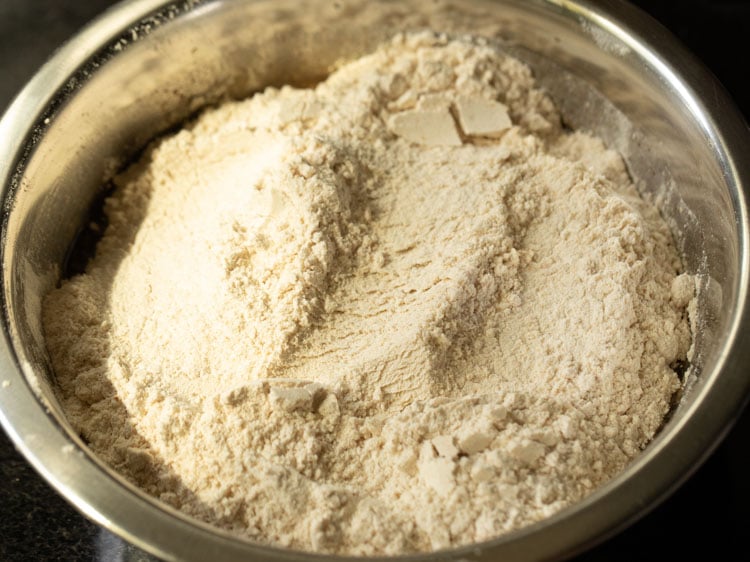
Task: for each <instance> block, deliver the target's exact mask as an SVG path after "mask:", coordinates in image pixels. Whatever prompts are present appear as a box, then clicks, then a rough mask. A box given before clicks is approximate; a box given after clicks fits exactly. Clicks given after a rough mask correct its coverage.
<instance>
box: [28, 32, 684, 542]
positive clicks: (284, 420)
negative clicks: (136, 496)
mask: <svg viewBox="0 0 750 562" xmlns="http://www.w3.org/2000/svg"><path fill="white" fill-rule="evenodd" d="M116 184H117V189H116V191H115V192H114V194H113V195H112V196H111V197H110V198H109V199H108V200H107V202H106V205H105V212H106V216H107V219H108V226H107V229H106V231H105V233H104V236H103V238H102V239H101V241H100V243H99V245H98V247H97V250H96V256H95V258H93V259H92V260H91V262H90V263H89V265H88V268H87V270H86V272H85V274H83V275H80V276H76V277H74V278H71V279H68V280H66V281H64V282H63V283H62V286H61V287H60V288H58V289H56V290H54V291H53V292H51V293H50V294H49V295H48V296H47V297H46V300H45V302H44V310H43V313H44V327H45V332H46V337H47V342H48V348H49V352H50V355H51V359H52V363H53V365H54V368H55V371H56V375H57V380H58V381H59V385H60V389H61V398H62V401H63V404H64V407H65V409H66V411H67V414H68V416H69V418H70V420H71V422H72V423H73V425H74V426H75V428H76V429H77V430H78V431H79V432H80V433H81V435H82V436H83V437H84V438H85V439H86V440H87V442H88V443H89V444H90V446H91V448H92V449H93V451H95V452H96V453H97V454H98V455H100V456H101V457H102V458H103V459H104V460H105V461H106V462H108V463H109V464H111V465H112V466H113V467H114V468H115V469H117V470H118V471H120V472H121V473H122V474H124V475H125V476H126V477H128V478H129V479H130V480H132V481H133V482H134V483H136V484H137V485H138V486H140V487H142V488H143V489H145V490H146V491H147V492H148V493H150V494H152V495H153V496H155V497H157V498H159V499H161V500H163V501H164V502H166V503H168V504H171V505H173V506H175V507H177V508H179V509H181V510H183V511H184V512H186V513H188V514H190V515H192V516H195V517H197V518H199V519H202V520H204V521H208V522H210V523H213V524H215V525H218V526H220V527H223V528H225V529H228V530H230V531H233V532H236V533H238V534H241V535H243V536H245V537H247V538H250V539H252V540H255V541H260V542H263V543H268V544H274V545H283V546H289V547H294V548H298V549H310V550H315V551H321V552H328V553H341V554H344V553H346V554H365V555H372V554H384V553H385V554H395V553H403V552H412V551H426V550H431V549H440V548H445V547H449V546H452V545H460V544H468V543H472V542H475V541H481V540H484V539H488V538H491V537H494V536H496V535H498V534H501V533H504V532H507V531H510V530H512V529H517V528H519V527H521V526H523V525H527V524H530V523H533V522H535V521H538V520H540V519H542V518H544V517H547V516H549V515H550V514H553V513H555V512H556V511H558V510H560V509H561V508H563V507H565V506H567V505H570V504H571V503H574V502H576V501H578V500H580V499H581V498H583V497H584V496H586V495H587V494H589V493H590V492H591V491H592V490H594V489H595V488H596V487H597V486H600V485H601V484H603V483H604V482H606V481H607V480H608V479H610V478H611V477H612V476H613V475H615V474H617V473H618V472H619V471H620V470H622V469H623V467H624V466H625V465H626V464H627V463H628V462H629V461H630V460H631V459H632V458H633V457H634V456H636V455H637V454H638V452H639V451H640V450H641V449H642V447H643V446H644V445H645V444H646V443H647V442H648V441H649V440H650V439H651V438H652V436H653V435H654V433H655V431H656V430H657V429H658V428H659V426H660V424H661V423H662V421H663V419H664V416H665V414H666V413H667V411H668V409H669V406H670V400H671V397H672V396H673V393H674V392H675V390H676V389H677V388H678V387H679V380H678V377H677V375H676V373H675V372H674V370H673V368H672V366H674V365H675V364H677V363H678V362H682V361H685V359H686V356H687V354H688V351H689V347H690V344H691V334H690V330H689V325H688V318H687V312H686V308H687V305H688V302H689V301H690V299H691V298H692V295H693V280H692V278H691V277H689V276H687V275H684V274H682V275H681V274H680V271H681V264H680V260H679V257H678V255H677V253H676V251H675V249H674V247H673V245H672V238H671V235H670V232H669V230H668V228H667V227H666V225H665V224H664V222H663V221H662V220H661V218H660V217H659V214H658V212H657V210H656V209H655V208H654V207H653V206H651V205H650V204H648V203H646V202H645V201H643V200H642V199H640V198H639V196H638V194H637V192H636V190H635V188H634V187H633V185H632V183H631V182H630V180H629V178H628V175H627V173H626V171H625V168H624V166H623V163H622V162H621V160H620V158H619V157H618V156H617V155H616V154H615V153H613V152H611V151H608V150H607V149H606V148H605V147H604V146H603V144H602V142H601V141H599V140H597V139H595V138H592V137H590V136H587V135H586V134H584V133H581V132H576V133H569V132H565V131H563V128H562V127H561V123H560V117H559V115H558V113H557V111H556V109H555V107H554V106H553V104H552V103H551V101H550V100H549V99H548V98H547V97H546V96H545V94H544V93H543V92H542V91H540V90H539V89H537V88H536V87H535V85H534V81H533V78H532V76H531V73H530V71H529V69H528V68H527V67H525V66H524V65H523V64H521V63H519V62H518V61H516V60H514V59H511V58H509V57H507V56H505V55H503V54H502V53H500V52H498V51H497V50H496V49H495V48H494V47H492V46H490V45H488V44H486V43H485V42H483V41H481V40H478V39H472V38H463V39H449V38H446V37H444V36H439V35H435V34H430V33H421V34H413V35H407V36H399V37H396V38H395V39H393V40H392V41H391V42H389V43H388V44H386V45H384V46H382V47H381V48H380V49H379V50H377V51H376V52H375V53H373V54H371V55H369V56H366V57H363V58H361V59H359V60H357V61H354V62H351V63H349V64H346V65H344V66H342V67H341V68H339V69H338V70H336V71H335V72H334V73H333V74H331V76H330V77H329V78H328V79H327V80H326V81H325V82H323V83H321V84H319V85H318V86H317V87H315V88H314V89H294V88H290V87H284V88H281V89H273V88H270V89H268V90H266V91H264V92H263V93H260V94H257V95H255V96H254V97H252V98H250V99H248V100H246V101H242V102H233V103H227V104H225V105H222V106H220V107H218V108H216V109H211V110H208V111H206V112H205V113H203V114H202V115H201V116H200V117H199V118H198V119H197V120H195V122H193V123H192V124H190V125H188V126H186V127H185V128H184V129H183V130H181V131H180V132H178V133H177V134H175V135H173V136H170V137H169V138H165V139H163V140H161V141H159V142H158V143H156V144H155V145H154V146H153V147H152V148H151V149H150V150H149V151H148V152H147V154H146V155H145V156H144V157H143V158H142V160H141V161H140V162H139V163H138V164H136V165H134V166H132V167H131V168H130V169H129V170H127V171H126V172H125V173H123V174H121V175H120V176H119V177H118V178H117V179H116Z"/></svg>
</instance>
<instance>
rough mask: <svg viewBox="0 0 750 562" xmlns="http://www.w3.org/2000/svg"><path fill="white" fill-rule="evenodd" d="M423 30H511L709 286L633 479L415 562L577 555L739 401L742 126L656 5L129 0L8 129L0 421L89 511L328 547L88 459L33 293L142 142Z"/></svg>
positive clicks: (156, 547)
mask: <svg viewBox="0 0 750 562" xmlns="http://www.w3.org/2000/svg"><path fill="white" fill-rule="evenodd" d="M383 14H385V16H384V15H383ZM422 27H432V28H434V29H438V30H441V31H448V32H451V33H460V32H472V33H480V34H484V35H488V36H491V37H502V42H503V44H504V45H505V46H506V48H507V49H508V50H509V51H511V52H512V53H513V54H515V55H516V56H519V57H520V58H522V59H524V60H526V61H527V62H528V63H529V64H530V65H531V66H532V67H533V68H534V70H535V71H536V74H537V76H538V77H539V80H540V81H541V82H542V83H543V84H544V85H545V87H547V88H548V90H549V91H550V93H551V94H552V96H553V97H554V98H555V99H556V101H557V102H558V104H559V105H560V107H561V109H562V111H563V114H564V116H565V118H566V120H567V121H568V122H569V123H570V124H571V125H573V126H576V127H584V128H588V129H591V130H593V131H594V132H595V133H597V134H599V135H601V136H603V137H604V138H605V139H606V140H607V141H608V142H609V143H610V144H611V145H613V146H614V147H616V148H617V149H618V150H620V152H621V153H622V154H623V155H624V156H625V157H626V159H627V162H628V165H629V168H630V171H631V174H632V175H633V177H634V178H636V179H637V180H638V181H639V184H640V186H641V188H642V190H643V192H644V193H645V194H647V195H649V196H653V197H655V198H656V200H657V202H658V204H659V205H660V207H661V209H662V212H663V214H664V215H665V217H666V218H667V219H668V220H669V221H670V224H671V225H672V226H673V229H674V232H675V235H676V238H677V242H678V246H679V248H680V250H681V251H682V252H683V254H684V257H685V261H686V265H687V268H688V270H689V271H691V272H693V273H696V274H698V275H699V276H700V278H701V289H700V293H699V312H700V318H699V326H698V327H699V330H698V335H697V337H696V343H695V346H696V354H695V359H694V362H693V365H692V367H691V369H690V371H689V373H688V375H687V377H686V385H685V390H684V392H683V395H682V398H681V400H680V402H679V404H678V405H677V406H676V408H675V410H674V412H673V414H672V416H671V419H670V420H669V422H668V423H666V424H665V426H664V428H663V430H662V431H661V432H660V434H659V435H658V436H657V438H656V439H655V440H654V441H653V442H652V443H651V445H650V446H649V447H648V448H647V449H646V451H644V453H643V454H642V455H641V456H640V457H639V458H638V459H637V460H636V461H635V462H633V463H632V464H631V465H630V466H629V468H628V469H627V470H626V471H625V472H624V473H623V474H621V475H620V476H619V477H617V478H616V479H614V480H613V481H611V482H610V483H609V484H608V485H606V486H605V487H603V488H602V489H600V490H598V491H597V492H596V493H594V494H593V495H591V496H590V497H589V498H588V499H586V500H585V501H583V502H581V503H579V504H577V505H575V506H573V507H571V508H569V509H566V510H564V511H563V512H561V513H559V514H557V515H555V516H554V517H551V518H549V519H547V520H545V521H543V522H540V523H538V524H536V525H534V526H532V527H528V528H526V529H523V530H521V531H518V532H515V533H512V534H509V535H506V536H503V537H501V538H499V539H497V540H493V541H489V542H486V543H482V544H478V545H476V546H474V547H468V548H461V549H456V550H452V551H445V552H441V553H437V554H433V555H429V556H414V557H407V558H405V559H409V560H426V559H430V560H448V559H451V560H496V559H501V558H502V559H503V560H507V561H510V560H539V559H545V560H546V559H553V558H563V557H565V556H568V555H571V554H573V553H575V552H577V551H580V550H581V549H584V548H586V547H587V546H590V545H592V544H593V543H594V542H596V541H599V540H601V539H603V538H604V537H606V536H608V535H609V534H611V533H613V532H615V531H616V530H617V529H619V528H621V527H622V526H624V525H626V524H627V523H629V522H631V521H632V520H634V519H635V518H636V517H638V516H639V515H641V514H643V512H644V511H645V510H647V509H648V508H649V507H650V506H652V505H654V503H655V502H658V501H659V500H661V499H662V498H664V497H665V496H666V495H668V494H669V493H670V492H671V491H672V490H673V489H674V488H675V487H676V486H677V485H678V484H679V483H680V482H681V481H682V480H683V479H684V478H686V477H687V475H688V474H689V473H690V472H691V471H692V470H693V469H694V468H695V467H696V466H697V465H698V464H699V463H700V462H701V461H702V460H703V459H704V458H705V457H706V456H707V455H708V454H709V452H710V451H711V450H712V448H713V447H714V446H715V445H716V443H717V442H718V441H719V440H720V439H721V437H722V435H723V433H724V432H725V431H726V429H727V427H728V426H729V425H730V424H731V422H732V421H733V420H734V419H735V417H736V416H737V415H738V414H739V412H740V410H741V407H742V405H743V403H744V401H745V397H746V396H747V394H748V390H749V389H750V377H748V375H747V374H746V368H747V366H748V364H749V363H748V359H750V318H749V317H748V311H747V309H746V297H747V291H748V266H749V265H750V264H749V263H748V260H749V253H748V224H749V223H748V215H747V196H746V193H745V191H744V189H743V182H750V159H748V158H747V153H748V150H750V139H749V135H748V129H747V126H746V125H745V123H744V122H743V120H742V117H741V116H740V115H739V113H738V112H737V111H736V110H735V109H734V107H733V105H732V104H731V102H730V101H729V99H728V98H727V96H726V94H725V93H724V91H723V90H722V88H721V87H720V86H719V85H718V84H717V82H716V81H715V79H714V78H713V77H712V76H711V75H710V74H709V73H708V72H706V71H705V70H704V69H703V68H702V67H701V66H700V64H698V63H697V62H696V61H695V60H694V59H693V57H692V56H690V55H689V54H688V53H686V52H685V51H684V50H683V49H682V48H681V47H680V46H679V45H678V44H676V42H675V41H674V39H672V38H671V36H669V34H668V33H667V32H666V31H665V30H664V29H663V28H661V27H660V26H659V25H658V24H656V23H655V22H654V21H652V20H651V19H650V18H648V17H647V16H645V15H644V14H642V13H641V12H639V11H638V10H636V9H634V8H632V7H630V6H629V5H627V4H625V3H623V2H621V1H619V0H605V1H600V2H597V3H596V4H594V3H593V2H584V1H581V2H572V1H567V0H547V1H544V0H498V1H487V0H476V1H471V2H460V1H455V2H454V1H449V0H438V1H436V2H422V1H419V0H410V1H406V2H392V1H390V2H388V1H383V2H374V1H367V0H340V1H339V2H328V1H324V0H296V1H294V0H257V1H247V2H239V1H234V2H230V1H222V0H206V1H203V2H201V1H190V0H184V1H175V2H166V1H164V0H133V1H131V2H128V3H123V4H121V5H119V6H117V7H115V8H113V9H111V10H109V11H108V12H107V13H105V14H104V15H103V16H102V17H100V18H99V19H98V20H97V21H95V22H94V23H93V24H91V25H90V26H89V27H87V28H86V29H85V30H84V31H82V32H81V33H80V34H79V35H78V36H77V37H76V38H74V39H73V40H72V41H71V42H69V43H68V44H67V45H66V46H65V47H63V48H62V49H61V50H60V51H59V52H58V53H57V54H56V55H55V56H54V57H53V58H52V60H50V61H49V62H48V63H47V64H46V65H45V66H44V67H43V68H42V69H41V70H40V71H39V73H38V74H37V75H36V77H35V78H34V79H33V80H32V81H31V82H30V83H29V84H28V86H27V87H26V88H25V89H24V90H23V91H22V92H21V94H20V95H19V96H18V98H17V99H16V100H15V102H14V103H13V105H12V106H11V107H10V109H9V110H8V112H7V114H6V115H5V117H4V118H3V120H2V122H0V175H1V177H2V182H3V190H4V191H3V210H4V212H3V222H2V239H1V250H2V262H1V263H2V282H3V292H2V299H3V311H4V315H3V334H4V336H5V337H4V338H3V339H2V344H0V347H2V349H1V350H0V421H2V424H3V426H4V427H5V429H6V431H7V432H8V433H9V435H10V436H11V438H12V439H13V441H14V442H15V444H16V445H17V447H19V448H20V449H21V451H22V452H23V453H24V454H25V455H26V457H27V458H28V459H29V461H30V462H31V463H32V464H33V465H34V467H35V468H36V469H37V470H38V471H39V472H40V473H41V474H42V475H43V476H44V477H45V478H46V479H47V480H48V481H49V482H50V483H51V484H52V485H53V486H54V487H55V488H57V490H58V491H60V493H61V494H63V495H64V496H65V497H66V498H67V499H68V500H69V501H71V502H72V503H73V504H75V505H76V506H77V507H78V508H79V509H80V510H81V511H83V512H84V513H85V514H86V515H88V516H89V517H91V518H92V519H94V520H95V521H97V522H98V523H99V524H101V525H103V526H104V527H106V528H108V529H110V530H111V531H114V532H115V533H117V534H119V535H121V536H122V537H124V538H125V539H127V540H129V541H131V542H133V543H135V544H137V545H138V546H140V547H142V548H143V549H145V550H147V551H150V552H152V553H154V554H156V555H158V556H161V557H163V558H166V559H170V560H171V559H181V560H182V559H195V560H215V561H217V562H218V561H221V560H237V559H240V558H242V559H248V560H303V559H304V560H309V559H314V558H320V557H315V556H313V555H309V554H304V553H299V552H291V551H288V550H282V549H274V548H268V547H261V546H257V545H253V544H250V543H247V542H244V541H242V540H239V539H236V538H232V537H231V536H229V535H227V534H225V533H222V532H220V531H217V530H215V529H213V528H211V527H209V526H206V525H204V524H201V523H198V522H195V521H192V520H190V519H188V518H186V517H185V516H182V515H181V514H179V513H177V512H175V511H174V510H172V509H170V508H168V507H165V506H164V505H161V504H159V503H158V502H156V501H154V500H152V499H150V498H149V497H147V496H146V495H145V494H143V493H142V492H140V491H139V490H137V489H135V488H134V487H133V486H131V485H130V484H128V483H127V482H125V481H124V480H123V479H122V478H120V477H119V476H118V475H117V474H115V473H113V472H112V471H111V470H110V469H108V468H107V467H106V466H104V465H103V464H102V463H101V462H100V461H99V460H98V459H97V458H95V457H94V456H93V455H92V454H91V453H90V452H89V451H88V450H87V448H86V446H85V445H84V444H83V443H82V442H81V440H80V439H79V438H78V437H77V436H76V435H75V434H74V432H73V431H72V430H71V428H70V426H69V424H68V423H67V422H66V420H65V417H64V415H63V413H62V411H61V409H60V405H59V403H58V401H57V400H56V397H55V381H54V377H53V375H52V372H51V369H50V365H49V360H48V357H47V354H46V351H45V347H44V341H43V335H42V331H41V326H40V301H41V297H42V296H43V295H44V294H45V293H46V292H47V291H48V290H49V289H50V288H51V287H53V286H54V285H55V283H56V282H57V281H58V279H59V277H60V272H61V268H62V266H63V263H64V262H65V259H66V255H67V252H68V249H69V248H70V246H71V243H72V241H73V240H74V239H75V237H76V236H77V234H78V233H79V232H80V231H81V229H82V227H83V225H84V224H85V223H86V221H87V217H88V212H89V209H90V207H91V204H92V201H94V200H95V199H96V197H97V196H99V195H100V186H101V185H102V183H103V180H104V179H106V177H107V175H108V174H109V173H111V172H112V171H113V170H115V169H116V168H117V167H118V166H120V165H122V164H123V163H124V162H127V161H128V159H129V158H131V157H132V156H133V155H134V154H136V153H137V151H138V150H139V149H140V148H142V147H143V146H144V144H145V143H146V142H147V141H148V140H149V139H152V138H153V137H154V136H155V135H158V134H159V133H160V132H163V131H165V130H166V129H168V128H169V127H171V126H174V125H175V124H177V123H179V122H180V121H181V120H183V119H184V118H185V117H186V116H188V115H190V114H191V113H192V112H194V111H195V110H196V109H197V108H199V107H201V106H203V105H206V104H209V103H212V102H215V101H217V100H219V99H221V98H222V97H224V96H230V97H237V96H244V95H247V94H249V93H251V92H253V91H256V90H258V89H260V88H262V87H263V86H266V85H269V84H276V85H280V84H283V83H288V82H291V83H295V84H305V83H311V82H314V81H315V80H317V79H319V78H320V77H322V76H324V75H325V74H326V72H327V71H328V69H329V67H330V65H331V64H333V63H335V62H336V61H337V60H339V59H342V58H351V57H353V56H356V55H357V54H360V53H363V52H366V51H367V50H369V49H370V48H371V47H372V46H373V45H375V44H376V43H377V42H378V41H379V40H381V39H383V38H385V37H387V36H389V35H392V34H393V33H394V32H396V31H400V30H406V29H414V28H422Z"/></svg>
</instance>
